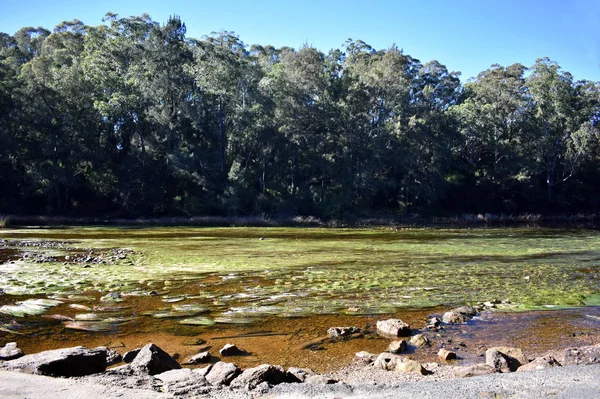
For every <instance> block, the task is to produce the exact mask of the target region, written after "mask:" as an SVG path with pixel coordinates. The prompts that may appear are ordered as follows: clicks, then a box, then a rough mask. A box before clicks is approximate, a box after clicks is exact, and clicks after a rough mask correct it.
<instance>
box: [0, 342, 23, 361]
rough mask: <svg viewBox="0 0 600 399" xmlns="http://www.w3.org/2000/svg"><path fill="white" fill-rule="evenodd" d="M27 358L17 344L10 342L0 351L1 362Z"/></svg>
mask: <svg viewBox="0 0 600 399" xmlns="http://www.w3.org/2000/svg"><path fill="white" fill-rule="evenodd" d="M23 356H25V353H23V351H22V350H21V349H20V348H19V347H18V346H17V343H16V342H9V343H7V344H6V345H4V346H3V347H2V349H0V360H14V359H18V358H20V357H23Z"/></svg>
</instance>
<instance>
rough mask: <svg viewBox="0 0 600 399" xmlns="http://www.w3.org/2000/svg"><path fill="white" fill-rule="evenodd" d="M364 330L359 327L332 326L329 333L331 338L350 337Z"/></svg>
mask: <svg viewBox="0 0 600 399" xmlns="http://www.w3.org/2000/svg"><path fill="white" fill-rule="evenodd" d="M361 332H362V330H361V329H360V328H359V327H331V328H330V329H329V330H327V335H329V336H330V337H331V338H340V337H349V336H351V335H353V334H360V333H361Z"/></svg>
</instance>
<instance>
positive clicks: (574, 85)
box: [0, 13, 600, 217]
mask: <svg viewBox="0 0 600 399" xmlns="http://www.w3.org/2000/svg"><path fill="white" fill-rule="evenodd" d="M185 33H186V29H185V25H184V24H183V23H182V22H181V20H180V19H179V18H177V17H173V18H171V19H170V20H169V21H168V22H167V23H166V24H164V25H160V24H158V23H156V22H154V21H152V20H151V19H150V18H149V17H148V16H147V15H143V16H140V17H129V18H120V17H118V16H117V15H114V14H110V13H109V14H107V16H106V17H105V24H104V25H100V26H94V27H92V26H86V25H84V24H83V23H82V22H80V21H77V20H75V21H71V22H64V23H62V24H60V25H59V26H57V27H56V28H55V29H54V30H53V31H49V30H46V29H44V28H31V27H27V28H23V29H21V30H19V31H18V32H16V33H15V34H14V35H13V36H11V35H9V34H4V33H2V34H0V171H1V174H0V212H4V213H48V214H73V215H75V214H78V215H97V214H109V215H115V216H119V215H121V216H122V215H131V216H139V215H146V216H151V215H201V214H204V215H206V214H213V215H227V214H236V215H244V214H267V215H279V216H281V215H291V214H304V215H309V214H310V215H315V216H321V217H348V216H350V215H374V214H388V215H389V214H394V215H404V214H415V213H419V214H430V215H431V214H453V213H461V212H505V213H518V212H532V211H535V212H574V211H582V212H583V211H593V210H596V209H598V207H599V201H600V195H599V194H600V170H599V168H598V165H599V160H600V152H599V136H598V123H599V116H600V86H599V84H598V83H595V82H589V81H574V79H573V77H572V76H571V75H570V74H569V73H567V72H564V71H562V70H561V68H560V67H559V66H558V65H557V64H556V63H555V62H552V61H551V60H549V59H546V58H545V59H540V60H538V61H537V62H536V63H535V65H533V66H532V67H531V68H525V67H524V66H523V65H520V64H515V65H511V66H508V67H502V66H499V65H493V66H492V67H491V68H490V69H488V70H486V71H484V72H482V73H480V74H479V76H478V77H477V78H476V79H475V80H473V81H470V82H468V83H466V84H464V85H461V83H460V81H459V78H458V74H457V73H451V72H449V71H448V70H447V69H446V67H445V66H444V65H442V64H440V63H439V62H437V61H431V62H428V63H425V64H423V63H421V62H420V61H419V60H417V59H415V58H413V57H411V56H409V55H406V54H404V53H403V51H402V50H399V49H398V48H397V47H395V46H393V47H391V48H389V49H386V50H375V49H373V48H371V47H370V46H369V45H367V44H366V43H364V42H362V41H360V40H356V41H353V40H348V41H347V43H346V45H345V49H344V51H341V50H332V51H330V52H329V53H327V54H324V53H322V52H320V51H319V50H317V49H315V48H313V47H310V46H304V47H303V48H301V49H299V50H295V49H292V48H289V47H282V48H279V49H277V48H274V47H272V46H260V45H253V46H246V45H244V43H243V42H241V41H240V39H239V38H238V37H237V36H236V35H235V34H234V33H232V32H219V33H213V34H211V35H210V36H207V37H204V38H203V39H201V40H198V39H194V38H188V37H186V36H185Z"/></svg>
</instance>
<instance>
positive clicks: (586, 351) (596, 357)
mask: <svg viewBox="0 0 600 399" xmlns="http://www.w3.org/2000/svg"><path fill="white" fill-rule="evenodd" d="M561 360H562V361H561V364H562V365H563V366H571V365H576V364H598V363H600V344H597V345H591V346H582V347H580V348H568V349H565V351H564V353H563V357H562V359H561Z"/></svg>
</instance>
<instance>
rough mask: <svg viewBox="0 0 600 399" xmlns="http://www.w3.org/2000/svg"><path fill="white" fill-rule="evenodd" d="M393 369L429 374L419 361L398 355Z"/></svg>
mask: <svg viewBox="0 0 600 399" xmlns="http://www.w3.org/2000/svg"><path fill="white" fill-rule="evenodd" d="M394 371H401V372H403V373H417V374H421V375H426V374H430V373H429V372H428V371H427V370H425V367H423V365H422V364H421V363H419V362H417V361H416V360H412V359H409V358H407V357H400V358H399V359H397V361H396V367H395V368H394Z"/></svg>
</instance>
